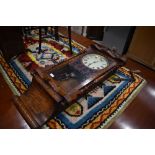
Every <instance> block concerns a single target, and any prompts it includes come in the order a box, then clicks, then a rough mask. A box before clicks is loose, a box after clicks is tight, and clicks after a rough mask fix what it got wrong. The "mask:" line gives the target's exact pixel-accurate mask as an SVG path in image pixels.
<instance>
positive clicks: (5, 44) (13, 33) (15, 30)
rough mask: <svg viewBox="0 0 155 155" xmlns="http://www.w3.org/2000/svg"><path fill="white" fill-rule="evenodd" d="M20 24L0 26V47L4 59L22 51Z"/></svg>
mask: <svg viewBox="0 0 155 155" xmlns="http://www.w3.org/2000/svg"><path fill="white" fill-rule="evenodd" d="M22 37H23V34H22V27H21V26H2V27H0V49H1V50H2V52H3V55H4V57H5V59H6V60H9V59H10V58H12V57H13V56H15V55H18V54H20V53H22V52H24V44H23V38H22Z"/></svg>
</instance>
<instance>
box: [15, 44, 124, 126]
mask: <svg viewBox="0 0 155 155" xmlns="http://www.w3.org/2000/svg"><path fill="white" fill-rule="evenodd" d="M90 53H96V54H99V55H102V56H104V58H106V60H107V61H108V66H107V67H106V68H104V69H102V70H96V71H93V70H91V69H88V68H87V67H84V66H83V64H82V63H81V58H82V57H83V56H85V55H86V54H90ZM124 63H125V59H124V58H123V57H121V56H120V55H119V54H118V53H116V52H113V51H111V50H110V49H108V48H106V47H104V46H101V45H98V44H94V45H92V46H90V47H89V48H87V49H86V51H84V52H83V53H81V54H79V55H77V56H74V57H72V58H71V59H69V60H67V61H65V62H62V63H60V64H58V65H55V66H54V67H51V66H47V67H45V68H38V69H37V70H36V71H35V73H34V75H33V80H32V84H31V86H30V88H29V89H28V91H27V92H26V93H24V94H23V95H21V96H20V97H17V96H16V97H14V101H15V105H16V107H17V108H18V110H19V111H20V113H21V114H22V115H23V117H24V118H25V120H26V121H27V122H28V124H29V125H30V127H31V128H38V127H41V126H42V125H43V124H44V123H45V122H46V121H48V120H49V119H50V118H51V117H52V116H54V115H56V114H58V113H59V112H61V111H62V110H64V109H65V108H67V107H68V106H69V105H71V104H72V103H74V101H76V100H77V99H78V98H80V97H81V96H83V95H84V94H85V93H87V92H88V91H90V90H91V89H93V88H94V87H95V86H96V85H98V84H99V83H100V82H102V81H103V80H105V79H106V78H107V77H109V76H110V75H111V74H112V73H113V72H115V71H116V69H117V68H119V67H120V66H123V65H124ZM77 66H78V67H77ZM82 67H83V69H82ZM66 68H67V72H68V71H69V70H70V69H71V70H72V69H73V71H75V72H76V71H77V70H79V72H78V73H77V75H76V77H73V78H69V79H66V80H61V78H60V76H61V73H62V72H65V69H66ZM85 73H86V74H85ZM50 74H52V75H57V74H58V76H57V77H58V78H55V76H54V77H52V76H51V75H50Z"/></svg>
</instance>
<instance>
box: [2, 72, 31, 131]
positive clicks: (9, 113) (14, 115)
mask: <svg viewBox="0 0 155 155" xmlns="http://www.w3.org/2000/svg"><path fill="white" fill-rule="evenodd" d="M12 96H13V94H12V91H11V90H10V88H9V87H8V85H7V83H6V82H5V81H4V79H3V77H2V75H1V74H0V128H1V129H9V128H12V129H13V128H16V129H18V128H19V129H20V128H29V126H28V125H27V123H26V122H25V120H24V119H23V117H22V116H21V115H20V113H19V112H18V110H17V109H16V107H15V106H14V104H13V103H12Z"/></svg>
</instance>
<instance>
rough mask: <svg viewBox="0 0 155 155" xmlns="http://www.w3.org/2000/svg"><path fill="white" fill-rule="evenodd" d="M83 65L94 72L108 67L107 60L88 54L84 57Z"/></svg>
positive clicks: (97, 55)
mask: <svg viewBox="0 0 155 155" xmlns="http://www.w3.org/2000/svg"><path fill="white" fill-rule="evenodd" d="M82 63H83V64H84V65H85V66H86V67H88V68H90V69H94V70H100V69H104V68H105V67H107V66H108V62H107V60H106V58H105V57H103V56H101V55H99V54H87V55H85V56H83V58H82Z"/></svg>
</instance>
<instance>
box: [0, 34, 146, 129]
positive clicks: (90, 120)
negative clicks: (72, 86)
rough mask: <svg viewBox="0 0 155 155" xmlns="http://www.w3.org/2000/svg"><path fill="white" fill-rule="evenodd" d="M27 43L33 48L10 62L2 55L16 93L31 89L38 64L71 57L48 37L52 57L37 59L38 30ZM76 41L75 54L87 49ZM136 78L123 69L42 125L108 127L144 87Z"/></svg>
mask: <svg viewBox="0 0 155 155" xmlns="http://www.w3.org/2000/svg"><path fill="white" fill-rule="evenodd" d="M62 42H63V46H68V43H67V41H65V39H64V38H62ZM24 43H25V46H26V48H27V49H28V50H30V51H28V52H27V53H25V54H22V55H19V56H18V57H14V58H12V59H11V60H10V62H9V63H6V61H5V60H4V58H3V57H2V56H1V55H0V71H1V73H2V74H3V76H4V79H5V80H6V82H7V83H8V85H9V87H10V89H11V90H12V92H13V93H14V94H15V95H21V94H23V93H24V92H25V91H26V90H27V89H28V87H29V85H30V84H31V81H32V75H31V73H32V72H33V70H34V69H35V68H36V67H38V66H41V67H44V66H45V65H47V64H50V65H55V64H57V63H59V62H61V61H64V60H65V59H68V58H70V56H71V55H70V54H69V55H67V54H66V53H65V52H62V51H63V50H62V49H64V47H62V43H60V42H56V41H54V39H52V38H50V39H49V38H46V39H45V41H44V43H43V49H46V50H45V51H46V52H47V53H48V54H47V55H48V56H49V55H50V57H48V56H47V55H46V53H44V54H45V55H46V57H44V56H43V55H42V57H40V58H39V59H37V56H36V53H37V50H38V47H37V45H38V43H37V35H36V33H35V35H31V36H29V37H28V39H27V40H24ZM73 44H74V49H75V51H76V52H75V54H78V53H79V52H82V50H83V49H84V47H83V46H81V45H79V44H78V43H76V42H75V41H73ZM60 47H61V48H60ZM65 48H66V47H65ZM65 51H67V50H65ZM77 51H78V52H77ZM49 53H50V54H49ZM51 53H52V54H51ZM53 53H56V54H54V55H57V56H58V57H59V58H60V59H56V60H58V61H56V60H54V59H55V57H54V56H53V57H51V55H53ZM64 53H65V54H64ZM46 58H49V59H46ZM59 60H60V61H59ZM42 61H44V63H42ZM52 63H53V64H52ZM134 77H135V81H134V80H133V79H132V77H131V75H130V73H129V70H128V69H127V68H125V67H122V68H119V69H118V70H117V71H116V73H115V74H113V75H112V76H111V77H109V78H108V79H107V80H105V81H104V82H103V83H102V84H100V85H98V86H97V87H96V88H94V89H93V90H92V91H90V92H89V93H88V94H85V95H84V96H83V97H82V98H80V99H79V100H77V101H76V102H75V103H74V104H73V105H71V106H70V107H69V108H67V109H66V110H65V111H63V112H61V113H60V114H59V115H57V116H56V117H53V118H51V120H50V121H48V122H47V123H46V124H45V125H44V126H43V127H42V128H52V129H58V128H59V129H61V128H62V129H64V128H70V129H71V128H72V129H75V128H76V129H77V128H107V127H108V126H109V125H110V124H111V123H112V122H113V121H114V120H115V118H116V117H118V116H119V115H120V114H121V113H122V112H123V110H124V109H125V108H126V107H127V106H128V105H129V103H131V101H132V100H133V99H134V97H135V96H136V95H137V94H138V93H139V92H140V90H141V89H142V88H143V87H144V85H145V83H146V81H145V80H144V79H143V78H142V77H140V76H139V75H137V74H134Z"/></svg>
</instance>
